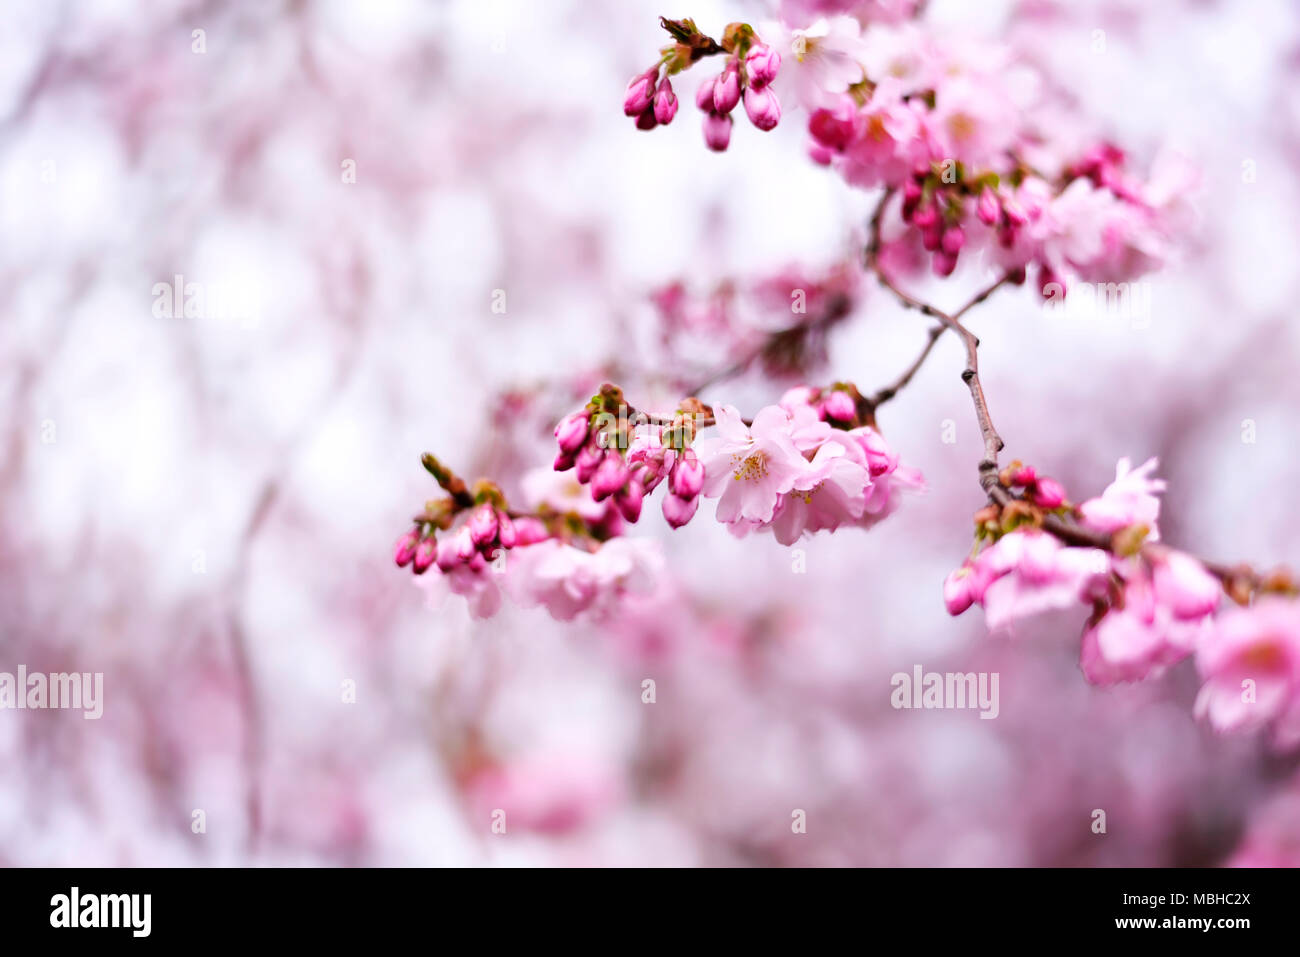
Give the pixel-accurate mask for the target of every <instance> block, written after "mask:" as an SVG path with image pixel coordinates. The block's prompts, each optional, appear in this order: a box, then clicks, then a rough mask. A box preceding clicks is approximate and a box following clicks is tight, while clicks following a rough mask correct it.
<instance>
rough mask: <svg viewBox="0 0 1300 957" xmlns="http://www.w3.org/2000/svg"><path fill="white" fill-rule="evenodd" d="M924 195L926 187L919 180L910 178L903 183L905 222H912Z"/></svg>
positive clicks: (903, 214)
mask: <svg viewBox="0 0 1300 957" xmlns="http://www.w3.org/2000/svg"><path fill="white" fill-rule="evenodd" d="M924 195H925V189H924V188H923V187H922V186H921V184H920V183H919V182H918V181H917V180H915V179H909V180H908V181H907V182H905V183H904V184H903V208H902V210H901V213H902V216H903V221H904V222H912V217H913V216H914V215H915V214H916V210H917V208H918V207H919V206H920V205H921V198H922V197H923V196H924Z"/></svg>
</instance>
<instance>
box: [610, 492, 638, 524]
mask: <svg viewBox="0 0 1300 957" xmlns="http://www.w3.org/2000/svg"><path fill="white" fill-rule="evenodd" d="M644 500H645V493H644V492H643V491H642V489H641V483H640V482H628V483H627V484H626V485H624V486H623V487H622V488H621V489H619V490H618V491H617V492H616V493H614V504H615V505H617V506H618V510H619V511H620V512H622V513H623V517H624V518H625V519H627V520H628V521H629V522H635V521H636V520H637V519H638V518H640V517H641V503H642V502H643V501H644Z"/></svg>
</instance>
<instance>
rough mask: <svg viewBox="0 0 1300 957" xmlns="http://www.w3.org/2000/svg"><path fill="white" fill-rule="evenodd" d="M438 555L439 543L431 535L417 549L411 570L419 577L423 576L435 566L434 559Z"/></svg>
mask: <svg viewBox="0 0 1300 957" xmlns="http://www.w3.org/2000/svg"><path fill="white" fill-rule="evenodd" d="M437 555H438V542H437V540H436V539H435V538H434V537H433V536H432V535H430V536H429V537H428V538H426V539H424V541H422V542H420V544H419V545H418V546H416V549H415V561H414V563H413V564H412V565H411V570H412V571H414V572H415V574H417V575H423V574H424V573H425V572H427V571H428V570H429V566H430V565H432V564H433V560H434V558H436V557H437Z"/></svg>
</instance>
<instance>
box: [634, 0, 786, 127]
mask: <svg viewBox="0 0 1300 957" xmlns="http://www.w3.org/2000/svg"><path fill="white" fill-rule="evenodd" d="M660 23H661V24H662V25H663V27H664V29H665V30H667V31H668V33H669V34H670V35H671V36H672V38H673V41H674V42H673V43H671V44H670V45H668V46H666V47H664V48H663V49H662V50H661V51H660V58H659V61H658V62H657V63H655V64H654V65H653V66H651V67H650V68H649V69H648V70H646V71H645V72H643V73H639V74H637V75H636V76H634V77H633V78H632V79H631V81H630V82H629V83H628V86H627V93H626V95H625V96H624V98H623V112H624V113H625V114H627V115H628V116H631V117H635V118H636V125H637V127H638V129H643V130H652V129H654V128H655V127H656V126H666V125H667V124H668V123H670V122H672V119H673V117H674V116H676V115H677V96H676V94H675V93H674V92H673V87H672V82H671V80H670V79H669V77H670V76H671V75H673V74H676V73H680V72H681V71H682V70H685V69H687V68H689V67H690V66H691V65H692V64H694V63H695V62H696V61H697V60H699V59H700V58H701V57H705V56H713V55H716V54H725V56H726V63H725V65H724V66H723V69H722V72H721V73H720V74H719V75H718V76H716V77H713V78H712V79H709V80H706V81H705V82H704V83H702V84H701V85H700V88H699V91H698V92H697V94H696V97H695V102H696V105H697V106H699V108H700V109H701V110H703V111H704V142H705V144H706V145H707V146H708V147H709V149H712V150H717V151H722V150H725V149H726V148H727V146H728V145H729V144H730V142H731V127H732V120H731V111H732V110H734V109H735V108H736V107H737V106H738V105H739V104H740V102H741V101H742V100H743V101H744V104H745V113H746V115H748V116H749V120H750V122H751V123H753V124H754V125H755V126H756V127H758V128H759V129H760V130H764V131H767V130H771V129H774V128H775V127H776V125H777V123H778V122H780V120H781V103H780V101H779V100H778V99H777V97H776V93H775V91H773V90H772V88H771V83H772V81H773V80H774V79H776V75H777V72H778V71H779V70H780V68H781V54H779V53H777V52H776V51H775V50H773V49H772V48H771V47H770V46H768V45H767V44H765V43H763V42H761V41H760V40H759V38H758V35H757V34H756V33H754V28H753V27H751V26H750V25H749V24H747V23H732V24H729V25H728V26H727V28H726V30H725V31H724V33H723V36H722V41H721V42H718V41H716V40H714V39H712V38H711V37H709V36H706V35H705V34H703V33H701V32H700V31H699V29H698V28H697V27H696V26H695V23H694V22H693V21H691V20H668V19H664V18H661V19H660Z"/></svg>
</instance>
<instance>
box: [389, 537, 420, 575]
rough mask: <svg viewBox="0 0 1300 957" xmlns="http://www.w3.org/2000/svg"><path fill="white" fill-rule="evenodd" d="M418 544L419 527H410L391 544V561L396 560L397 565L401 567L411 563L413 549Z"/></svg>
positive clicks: (413, 555) (413, 553)
mask: <svg viewBox="0 0 1300 957" xmlns="http://www.w3.org/2000/svg"><path fill="white" fill-rule="evenodd" d="M419 544H420V531H419V529H415V528H413V529H411V530H410V531H409V532H407V533H406V534H405V535H403V536H402V537H401V538H399V539H398V540H397V544H395V545H394V546H393V561H395V562H397V567H398V568H402V567H404V566H406V565H409V564H410V563H411V559H413V558H414V557H415V550H416V548H417V546H418V545H419Z"/></svg>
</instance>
